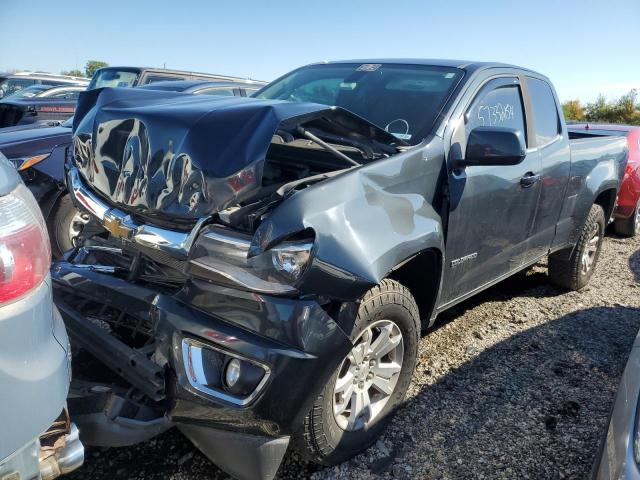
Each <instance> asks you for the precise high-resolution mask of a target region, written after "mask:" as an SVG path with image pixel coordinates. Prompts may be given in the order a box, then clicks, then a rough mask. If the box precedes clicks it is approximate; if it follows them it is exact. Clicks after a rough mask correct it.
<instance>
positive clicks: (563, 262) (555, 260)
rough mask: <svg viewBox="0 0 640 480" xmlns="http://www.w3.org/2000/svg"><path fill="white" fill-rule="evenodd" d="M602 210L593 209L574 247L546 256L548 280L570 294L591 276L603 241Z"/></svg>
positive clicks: (597, 207)
mask: <svg viewBox="0 0 640 480" xmlns="http://www.w3.org/2000/svg"><path fill="white" fill-rule="evenodd" d="M604 228H605V219H604V210H603V209H602V207H601V206H600V205H593V206H592V207H591V210H590V211H589V215H588V216H587V221H586V222H585V224H584V226H583V227H582V232H581V233H580V238H579V239H578V242H577V243H576V245H575V247H573V248H568V249H566V250H560V251H559V252H555V253H552V254H551V255H549V278H550V279H551V281H552V282H553V283H555V284H556V285H558V286H560V287H564V288H567V289H569V290H580V289H581V288H583V287H584V286H585V285H586V284H587V283H589V280H590V279H591V276H592V275H593V272H594V270H595V266H596V264H597V262H598V257H599V256H600V250H601V249H602V240H603V238H604Z"/></svg>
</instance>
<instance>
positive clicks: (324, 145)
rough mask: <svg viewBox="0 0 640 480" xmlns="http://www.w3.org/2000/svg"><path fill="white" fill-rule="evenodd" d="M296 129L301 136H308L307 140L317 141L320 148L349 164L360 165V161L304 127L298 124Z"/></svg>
mask: <svg viewBox="0 0 640 480" xmlns="http://www.w3.org/2000/svg"><path fill="white" fill-rule="evenodd" d="M296 131H297V132H298V133H299V134H300V135H302V136H303V137H306V138H308V139H309V140H311V141H312V142H314V143H317V144H318V145H320V146H321V147H322V148H324V149H326V150H328V151H329V152H331V153H333V154H334V155H335V156H336V157H338V158H341V159H342V160H344V161H346V162H348V163H349V164H351V165H354V166H356V167H359V166H360V165H362V164H361V163H358V162H356V161H355V160H354V159H353V158H351V157H349V156H348V155H345V154H344V153H342V152H341V151H340V150H338V149H337V148H336V147H334V146H333V145H329V144H328V143H327V142H325V141H324V140H322V139H320V138H318V137H316V136H315V135H314V134H313V133H311V132H310V131H309V130H305V129H304V128H302V127H300V126H298V127H297V128H296Z"/></svg>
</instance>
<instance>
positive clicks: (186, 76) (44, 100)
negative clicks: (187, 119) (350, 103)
mask: <svg viewBox="0 0 640 480" xmlns="http://www.w3.org/2000/svg"><path fill="white" fill-rule="evenodd" d="M170 81H191V82H193V84H192V85H188V84H187V85H183V86H182V87H181V88H182V89H189V88H192V89H196V90H201V91H196V90H193V91H192V92H191V93H202V94H208V95H212V94H214V93H213V91H214V89H217V90H218V93H217V94H218V95H224V92H225V91H230V92H231V93H232V94H234V95H235V94H236V93H233V88H237V89H238V92H237V95H246V94H247V93H249V94H251V93H253V92H254V91H256V90H257V89H258V88H259V87H260V86H262V85H264V82H260V81H256V80H249V79H244V78H239V77H230V76H227V75H217V74H209V73H195V72H185V71H180V70H167V69H159V68H139V67H105V68H101V69H99V70H97V71H96V72H95V74H94V75H93V77H92V78H91V81H89V80H88V79H86V78H79V77H69V76H65V75H51V74H41V73H32V72H19V73H15V74H12V75H6V76H5V77H2V76H0V132H2V129H3V128H7V127H15V126H18V127H20V126H34V127H35V126H42V125H44V126H54V125H56V124H59V123H61V122H63V121H64V120H66V119H68V118H70V117H72V116H73V112H74V111H75V107H76V103H77V100H78V94H79V92H80V91H84V90H85V89H87V88H88V89H89V90H93V89H96V88H104V87H119V88H123V87H136V86H142V85H149V84H155V83H160V82H162V83H164V82H170ZM198 82H201V83H198ZM206 82H211V85H206ZM199 87H201V88H199ZM158 88H167V87H166V86H164V87H163V86H162V85H159V86H158Z"/></svg>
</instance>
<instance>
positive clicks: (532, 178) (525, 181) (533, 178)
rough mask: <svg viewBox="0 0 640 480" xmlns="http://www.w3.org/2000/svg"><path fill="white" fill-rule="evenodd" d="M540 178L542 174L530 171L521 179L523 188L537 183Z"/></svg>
mask: <svg viewBox="0 0 640 480" xmlns="http://www.w3.org/2000/svg"><path fill="white" fill-rule="evenodd" d="M538 180H540V174H536V173H533V172H528V173H527V174H525V176H524V177H522V178H521V179H520V185H521V186H522V187H523V188H528V187H530V186H531V185H533V184H534V183H536V182H537V181H538Z"/></svg>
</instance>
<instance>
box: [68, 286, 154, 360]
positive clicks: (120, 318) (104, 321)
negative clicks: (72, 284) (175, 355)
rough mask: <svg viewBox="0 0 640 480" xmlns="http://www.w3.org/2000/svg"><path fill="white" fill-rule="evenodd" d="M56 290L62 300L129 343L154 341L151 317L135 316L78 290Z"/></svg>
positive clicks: (145, 343) (139, 343) (144, 343)
mask: <svg viewBox="0 0 640 480" xmlns="http://www.w3.org/2000/svg"><path fill="white" fill-rule="evenodd" d="M56 290H57V291H56V295H57V296H58V295H59V298H60V300H62V301H63V302H64V303H66V304H67V305H69V306H71V307H73V309H74V310H76V311H77V312H78V313H80V314H82V315H83V316H84V317H85V318H87V319H88V320H89V321H90V322H91V323H93V324H94V325H97V326H99V327H100V328H103V329H104V330H106V331H108V332H109V333H110V334H112V335H114V336H115V337H116V338H118V339H119V340H121V341H122V342H124V343H126V344H127V345H129V346H131V347H133V348H141V347H143V346H145V345H148V344H150V343H151V342H152V341H153V323H152V321H151V319H150V318H148V317H147V318H138V317H135V316H133V315H131V314H130V313H128V312H126V311H124V310H120V309H119V308H117V307H115V306H113V305H108V304H106V303H104V302H101V301H100V300H98V299H95V298H91V297H89V296H87V295H84V294H80V293H78V292H76V291H71V290H66V289H61V288H56Z"/></svg>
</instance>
